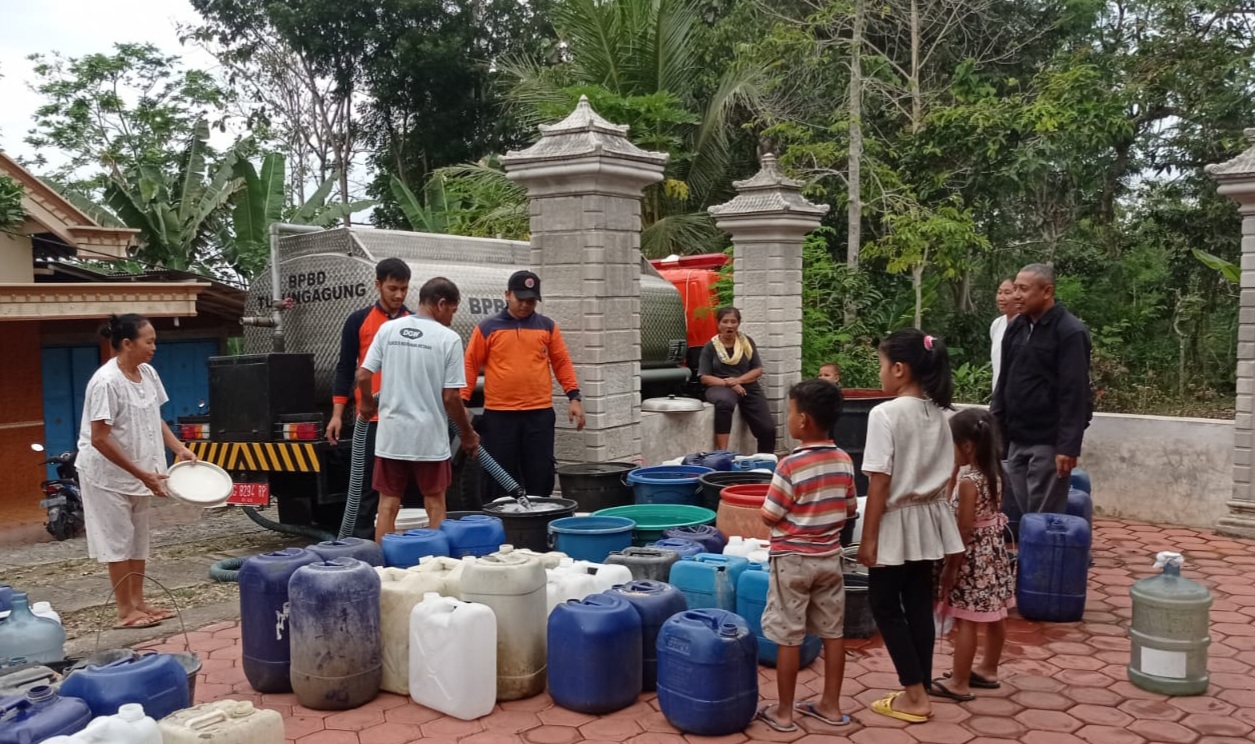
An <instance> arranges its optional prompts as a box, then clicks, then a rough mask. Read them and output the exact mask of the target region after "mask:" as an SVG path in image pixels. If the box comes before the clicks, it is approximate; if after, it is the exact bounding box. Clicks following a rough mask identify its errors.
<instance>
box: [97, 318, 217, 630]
mask: <svg viewBox="0 0 1255 744" xmlns="http://www.w3.org/2000/svg"><path fill="white" fill-rule="evenodd" d="M100 335H101V336H103V337H104V338H107V339H109V345H110V346H112V347H113V351H114V357H113V358H112V359H110V360H109V361H107V362H105V363H104V364H103V365H101V367H100V369H98V370H96V373H95V374H93V375H92V378H91V380H90V381H89V382H88V383H87V395H86V399H85V400H84V401H83V420H82V425H81V426H80V428H79V436H78V450H79V455H78V472H79V480H80V481H81V486H82V489H83V512H84V515H85V517H86V522H87V551H88V555H90V556H91V557H92V558H95V559H96V560H98V561H100V562H101V563H107V564H109V579H110V581H111V582H112V584H113V587H114V591H115V593H116V594H117V601H118V622H117V624H116V625H115V626H114V627H115V628H150V627H152V626H154V625H157V624H159V623H160V622H161V621H162V620H165V619H167V618H170V617H174V613H173V612H171V611H170V610H164V609H161V608H159V607H154V606H152V605H150V604H148V603H146V602H145V601H144V593H143V587H144V579H143V575H144V565H145V562H146V561H147V560H148V532H149V528H148V509H149V499H150V498H151V497H152V496H165V486H164V481H165V479H166V475H165V470H166V457H165V448H167V447H168V448H169V449H170V450H171V451H172V452H174V454H175V456H177V457H178V458H179V459H180V460H193V461H194V460H195V459H196V456H195V455H194V454H192V452H191V450H189V449H188V448H187V447H186V446H184V444H183V443H182V442H180V441H179V440H178V439H177V438H175V436H174V432H172V431H170V427H169V426H167V425H166V422H164V421H162V420H161V406H162V404H163V403H165V402H166V400H167V398H166V390H165V388H164V387H163V386H162V384H161V378H160V377H158V376H157V371H156V370H155V369H153V368H152V366H151V365H150V364H149V362H150V361H152V358H153V354H154V353H155V352H156V350H157V332H156V330H155V329H154V328H153V326H152V323H149V322H148V320H147V319H146V318H144V317H143V316H141V315H135V314H127V315H110V316H109V322H108V323H106V324H105V325H104V326H103V327H102V328H101V329H100Z"/></svg>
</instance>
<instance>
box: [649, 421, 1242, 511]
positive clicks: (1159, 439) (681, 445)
mask: <svg viewBox="0 0 1255 744" xmlns="http://www.w3.org/2000/svg"><path fill="white" fill-rule="evenodd" d="M713 431H714V408H713V407H712V406H710V405H709V404H707V405H706V406H705V408H704V409H703V410H702V411H698V412H695V413H651V412H642V413H641V441H642V450H643V452H642V456H643V458H644V460H645V463H646V464H647V465H657V464H659V463H660V462H663V461H665V460H670V459H672V458H675V457H679V456H681V455H683V454H686V453H689V452H701V451H704V450H709V449H711V448H712V447H713V440H714V437H713ZM730 446H731V449H734V450H738V451H741V452H753V451H754V440H753V438H752V437H750V436H748V431H745V428H744V426H743V425H742V424H741V423H740V420H739V418H738V419H737V420H736V421H735V422H734V426H733V436H732V442H731V445H730ZM1080 466H1081V467H1082V468H1084V469H1085V470H1086V471H1088V472H1089V474H1090V477H1091V479H1092V480H1093V485H1094V493H1093V497H1094V510H1095V512H1097V513H1099V514H1102V515H1105V516H1112V517H1121V518H1126V519H1133V520H1139V521H1145V522H1152V523H1156V524H1175V525H1185V526H1190V527H1215V525H1216V522H1217V520H1219V519H1220V518H1221V517H1223V516H1225V515H1226V514H1228V508H1227V507H1226V506H1225V503H1226V502H1227V501H1228V500H1229V499H1230V498H1231V496H1232V493H1233V422H1232V421H1228V420H1218V419H1196V418H1174V417H1168V416H1130V415H1126V414H1119V413H1097V414H1094V420H1093V423H1091V424H1090V427H1089V429H1087V430H1086V432H1085V444H1084V448H1083V450H1082V452H1081V459H1080Z"/></svg>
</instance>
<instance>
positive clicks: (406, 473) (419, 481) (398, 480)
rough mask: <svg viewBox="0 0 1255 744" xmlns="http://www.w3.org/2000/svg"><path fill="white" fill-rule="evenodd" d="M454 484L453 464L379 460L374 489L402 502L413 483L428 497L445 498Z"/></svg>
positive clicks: (439, 461) (444, 461) (448, 462)
mask: <svg viewBox="0 0 1255 744" xmlns="http://www.w3.org/2000/svg"><path fill="white" fill-rule="evenodd" d="M452 482H453V465H452V464H451V461H450V460H438V461H418V460H389V459H388V458H386V457H376V458H375V472H374V475H373V476H372V481H371V485H373V486H374V488H375V490H376V491H378V492H379V493H380V495H384V496H392V497H394V498H401V497H402V496H403V495H405V489H406V487H407V486H409V484H410V483H414V484H415V485H417V486H418V492H419V493H421V494H423V495H424V496H435V495H436V494H443V493H444V492H445V491H446V490H447V489H448V488H449V484H450V483H452Z"/></svg>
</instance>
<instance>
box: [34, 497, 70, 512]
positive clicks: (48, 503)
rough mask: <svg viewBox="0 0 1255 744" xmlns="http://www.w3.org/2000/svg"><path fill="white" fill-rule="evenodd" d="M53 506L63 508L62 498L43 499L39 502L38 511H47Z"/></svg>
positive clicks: (63, 501) (63, 498) (63, 500)
mask: <svg viewBox="0 0 1255 744" xmlns="http://www.w3.org/2000/svg"><path fill="white" fill-rule="evenodd" d="M54 506H65V497H64V496H53V497H52V498H50V499H43V500H42V501H40V502H39V508H40V509H49V508H51V507H54Z"/></svg>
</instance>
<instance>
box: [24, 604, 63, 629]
mask: <svg viewBox="0 0 1255 744" xmlns="http://www.w3.org/2000/svg"><path fill="white" fill-rule="evenodd" d="M31 614H32V615H34V616H35V617H42V618H46V619H48V620H51V621H52V622H54V623H56V624H57V625H60V624H61V616H60V615H58V614H57V612H56V610H54V609H52V604H51V603H49V602H36V603H35V604H33V605H31Z"/></svg>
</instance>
